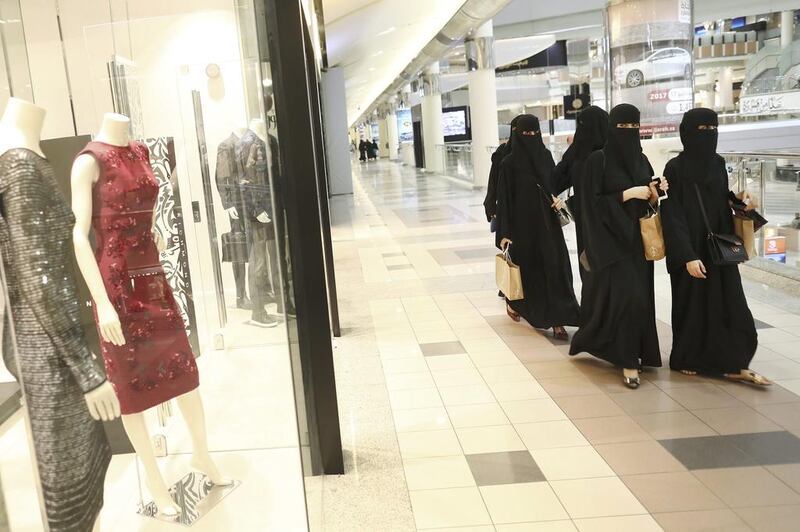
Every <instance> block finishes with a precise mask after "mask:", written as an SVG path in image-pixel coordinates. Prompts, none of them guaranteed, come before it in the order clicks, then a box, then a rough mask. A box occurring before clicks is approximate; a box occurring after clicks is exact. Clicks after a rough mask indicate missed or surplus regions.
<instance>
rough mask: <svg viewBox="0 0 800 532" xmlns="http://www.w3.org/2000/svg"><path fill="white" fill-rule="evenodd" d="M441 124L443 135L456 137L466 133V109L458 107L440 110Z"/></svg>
mask: <svg viewBox="0 0 800 532" xmlns="http://www.w3.org/2000/svg"><path fill="white" fill-rule="evenodd" d="M442 126H443V128H444V136H445V137H456V136H461V135H466V134H467V111H466V110H465V109H458V110H454V111H444V112H442Z"/></svg>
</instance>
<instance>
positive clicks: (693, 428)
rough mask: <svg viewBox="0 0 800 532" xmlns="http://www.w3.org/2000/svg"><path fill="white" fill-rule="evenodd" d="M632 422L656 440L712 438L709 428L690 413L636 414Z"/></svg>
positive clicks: (711, 431) (712, 433)
mask: <svg viewBox="0 0 800 532" xmlns="http://www.w3.org/2000/svg"><path fill="white" fill-rule="evenodd" d="M633 420H634V421H636V423H638V424H639V426H640V427H642V428H643V429H644V430H645V431H647V432H648V433H649V434H650V435H651V436H652V437H654V438H656V439H657V440H662V439H670V438H691V437H695V436H713V435H714V434H716V433H715V432H714V431H713V430H711V427H709V426H708V425H706V424H705V423H703V422H702V421H700V419H698V418H697V417H696V416H694V415H693V414H692V413H690V412H685V411H684V412H657V413H654V414H638V415H635V416H633Z"/></svg>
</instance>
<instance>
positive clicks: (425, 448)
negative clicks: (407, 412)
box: [397, 430, 463, 460]
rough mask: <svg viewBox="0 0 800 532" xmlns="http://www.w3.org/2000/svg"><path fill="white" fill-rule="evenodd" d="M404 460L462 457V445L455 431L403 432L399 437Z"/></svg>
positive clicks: (398, 440)
mask: <svg viewBox="0 0 800 532" xmlns="http://www.w3.org/2000/svg"><path fill="white" fill-rule="evenodd" d="M397 442H398V444H399V445H400V454H401V456H402V457H403V459H404V460H410V459H412V458H431V457H435V456H454V455H461V454H463V451H462V450H461V445H460V444H459V443H458V438H457V437H456V433H455V432H454V431H453V430H430V431H420V432H403V433H400V434H398V435H397Z"/></svg>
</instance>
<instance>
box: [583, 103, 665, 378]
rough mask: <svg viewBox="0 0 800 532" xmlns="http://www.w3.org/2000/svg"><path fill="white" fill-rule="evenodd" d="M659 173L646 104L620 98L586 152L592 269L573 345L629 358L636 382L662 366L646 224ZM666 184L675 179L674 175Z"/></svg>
mask: <svg viewBox="0 0 800 532" xmlns="http://www.w3.org/2000/svg"><path fill="white" fill-rule="evenodd" d="M652 175H653V170H652V168H651V166H650V162H649V161H648V160H647V157H645V155H644V154H643V153H642V145H641V141H640V140H639V110H638V109H637V108H636V107H634V106H633V105H629V104H621V105H617V106H616V107H614V108H613V109H612V110H611V113H610V115H609V124H608V138H607V140H606V144H605V147H604V148H603V149H602V150H598V151H596V152H594V153H592V154H591V155H590V156H589V158H588V159H587V160H586V175H585V176H584V179H586V184H587V187H585V189H584V191H583V192H582V194H581V218H582V221H583V235H584V244H585V246H586V256H587V258H588V264H589V267H590V268H591V275H590V276H589V282H588V283H587V282H584V285H583V292H582V298H581V326H580V329H578V332H576V333H575V336H574V337H573V339H572V346H571V347H570V351H569V352H570V354H571V355H575V354H577V353H581V352H586V353H591V354H592V355H594V356H596V357H598V358H602V359H603V360H606V361H608V362H611V363H612V364H616V365H617V366H621V367H622V368H623V382H624V383H625V385H626V386H628V387H629V388H638V387H639V374H638V370H640V369H641V368H642V366H656V367H658V366H661V353H660V351H659V345H658V333H657V332H656V309H655V294H654V292H653V263H652V262H648V261H647V260H646V259H645V256H644V246H643V245H642V237H641V233H640V229H639V218H641V217H643V216H645V215H646V214H647V212H648V209H649V207H648V202H651V203H652V204H655V203H656V202H657V201H658V200H657V198H658V193H657V192H656V189H655V184H654V182H653V181H652V180H651V177H652ZM661 187H662V189H664V190H666V188H667V187H668V185H667V181H666V179H662V181H661Z"/></svg>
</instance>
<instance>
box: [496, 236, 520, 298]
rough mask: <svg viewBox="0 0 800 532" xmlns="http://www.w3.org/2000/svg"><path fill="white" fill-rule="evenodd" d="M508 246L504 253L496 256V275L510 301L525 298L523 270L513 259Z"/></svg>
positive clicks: (498, 285)
mask: <svg viewBox="0 0 800 532" xmlns="http://www.w3.org/2000/svg"><path fill="white" fill-rule="evenodd" d="M510 247H511V244H509V245H508V246H506V249H505V250H504V251H503V252H502V253H498V254H497V255H496V256H495V258H494V277H495V281H496V282H497V288H498V289H499V290H500V291H501V292H502V293H503V295H505V296H506V299H508V300H509V301H517V300H519V299H524V298H525V293H524V291H523V290H522V272H521V271H520V269H519V266H517V265H516V264H514V263H513V262H512V261H511V256H510V254H509V248H510Z"/></svg>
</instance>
